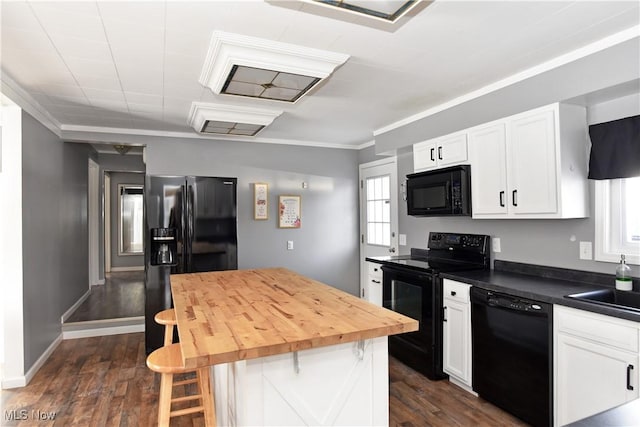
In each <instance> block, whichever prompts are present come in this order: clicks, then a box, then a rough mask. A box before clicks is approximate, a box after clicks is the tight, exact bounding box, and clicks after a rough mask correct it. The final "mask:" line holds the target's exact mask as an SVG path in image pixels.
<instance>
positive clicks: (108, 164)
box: [96, 153, 146, 278]
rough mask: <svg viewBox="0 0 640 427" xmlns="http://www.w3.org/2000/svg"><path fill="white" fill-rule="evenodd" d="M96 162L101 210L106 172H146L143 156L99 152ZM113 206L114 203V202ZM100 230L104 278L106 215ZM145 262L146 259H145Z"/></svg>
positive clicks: (102, 207) (99, 237) (101, 275)
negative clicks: (98, 171) (98, 172)
mask: <svg viewBox="0 0 640 427" xmlns="http://www.w3.org/2000/svg"><path fill="white" fill-rule="evenodd" d="M96 162H97V163H98V165H99V167H100V195H99V197H100V212H104V198H105V197H104V196H105V188H104V174H105V172H140V173H144V171H145V169H146V168H145V165H144V163H143V162H142V156H139V155H130V154H127V155H125V156H123V155H120V154H105V153H99V154H98V156H97V160H96ZM112 206H113V204H112ZM99 227H100V231H99V233H98V239H99V245H100V249H99V252H98V263H99V271H98V274H99V276H100V278H104V267H105V265H104V263H105V256H104V215H100V221H99ZM143 262H144V261H143Z"/></svg>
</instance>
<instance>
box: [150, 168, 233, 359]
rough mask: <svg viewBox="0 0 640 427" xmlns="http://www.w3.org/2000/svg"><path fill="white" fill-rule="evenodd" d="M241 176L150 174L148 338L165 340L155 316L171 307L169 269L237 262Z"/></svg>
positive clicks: (156, 344)
mask: <svg viewBox="0 0 640 427" xmlns="http://www.w3.org/2000/svg"><path fill="white" fill-rule="evenodd" d="M236 187H237V179H236V178H213V177H202V176H150V175H147V176H146V179H145V233H146V235H145V238H146V243H147V247H146V250H145V310H144V315H145V344H146V352H147V354H149V353H151V352H152V351H153V350H155V349H157V348H160V347H161V346H162V344H163V334H164V327H163V326H161V325H158V324H156V323H155V321H154V320H153V317H154V316H155V314H156V313H158V312H160V311H162V310H166V309H168V308H171V307H172V306H173V304H172V299H171V284H170V281H169V275H170V274H177V273H195V272H202V271H217V270H235V269H237V268H238V249H237V244H238V240H237V220H236V201H237V200H236V198H237V195H236Z"/></svg>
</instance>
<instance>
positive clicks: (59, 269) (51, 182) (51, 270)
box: [22, 112, 92, 371]
mask: <svg viewBox="0 0 640 427" xmlns="http://www.w3.org/2000/svg"><path fill="white" fill-rule="evenodd" d="M22 138H23V144H22V167H23V169H22V179H23V181H22V203H23V206H22V212H23V223H22V234H23V259H24V279H23V299H24V339H25V342H24V345H25V351H24V366H25V371H26V370H28V369H29V368H30V367H31V366H32V365H33V364H34V362H35V361H36V360H37V359H38V358H39V357H40V356H41V355H42V353H43V352H44V351H45V350H46V349H47V347H49V345H51V343H52V342H53V341H54V340H55V339H56V338H57V337H58V336H59V335H60V332H61V325H60V317H61V316H62V314H63V313H64V312H65V311H67V309H69V307H71V305H73V304H74V303H75V302H76V301H77V300H78V299H79V298H80V297H81V296H82V295H83V294H84V293H85V292H87V290H88V289H89V288H88V286H89V273H88V262H89V261H88V255H87V252H88V250H87V247H88V233H87V174H88V163H87V162H88V160H87V159H88V158H89V156H90V155H91V153H92V149H91V147H90V146H88V145H86V144H84V145H83V144H71V143H64V142H62V141H61V140H60V139H59V138H58V137H57V136H56V135H55V134H53V133H52V132H51V131H49V130H48V129H47V128H46V127H44V126H43V125H41V124H40V123H39V122H37V121H36V120H35V119H34V118H33V117H31V116H30V115H29V114H27V113H25V112H23V114H22Z"/></svg>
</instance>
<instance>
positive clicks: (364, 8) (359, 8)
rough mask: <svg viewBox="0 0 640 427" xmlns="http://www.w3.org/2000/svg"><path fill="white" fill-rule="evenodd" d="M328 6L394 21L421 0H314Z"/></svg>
mask: <svg viewBox="0 0 640 427" xmlns="http://www.w3.org/2000/svg"><path fill="white" fill-rule="evenodd" d="M313 1H315V2H318V3H322V4H324V5H327V6H333V7H338V8H341V9H344V10H348V11H350V12H354V13H359V14H362V15H367V16H372V17H374V18H380V19H384V20H386V21H389V22H394V21H396V20H397V19H398V18H400V17H401V16H402V15H404V14H405V13H407V12H408V11H409V9H411V8H412V7H413V6H415V5H416V4H417V3H418V2H419V1H420V0H410V1H403V0H395V1H394V0H391V1H386V0H348V1H345V0H313Z"/></svg>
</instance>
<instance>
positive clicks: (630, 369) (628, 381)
mask: <svg viewBox="0 0 640 427" xmlns="http://www.w3.org/2000/svg"><path fill="white" fill-rule="evenodd" d="M631 371H633V365H629V366H627V390H633V386H632V385H631Z"/></svg>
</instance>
